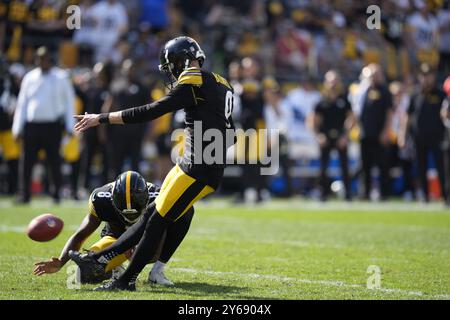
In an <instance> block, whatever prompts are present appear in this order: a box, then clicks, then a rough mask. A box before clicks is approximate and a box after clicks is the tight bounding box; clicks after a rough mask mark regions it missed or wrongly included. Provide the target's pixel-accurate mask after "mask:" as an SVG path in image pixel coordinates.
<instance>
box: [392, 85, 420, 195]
mask: <svg viewBox="0 0 450 320" xmlns="http://www.w3.org/2000/svg"><path fill="white" fill-rule="evenodd" d="M389 92H390V93H391V94H392V104H393V116H392V133H393V141H395V142H396V143H394V144H393V145H392V150H393V152H392V158H393V159H391V164H393V165H399V166H400V167H401V169H402V174H403V190H402V192H403V199H405V200H412V199H413V198H414V197H415V194H414V191H415V183H414V176H413V164H414V156H415V154H414V153H415V150H414V141H413V137H412V135H411V132H409V130H407V131H406V132H403V123H404V122H405V120H406V118H407V116H408V113H407V112H408V107H409V104H410V93H409V92H408V87H407V85H406V84H402V83H401V82H399V81H394V82H392V83H391V84H390V85H389ZM400 146H401V147H400Z"/></svg>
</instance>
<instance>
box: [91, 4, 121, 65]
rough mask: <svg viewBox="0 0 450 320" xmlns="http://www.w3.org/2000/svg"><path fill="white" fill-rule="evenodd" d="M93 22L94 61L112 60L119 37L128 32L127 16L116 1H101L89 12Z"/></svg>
mask: <svg viewBox="0 0 450 320" xmlns="http://www.w3.org/2000/svg"><path fill="white" fill-rule="evenodd" d="M90 14H91V16H92V17H93V19H94V21H95V28H94V30H93V34H94V35H93V37H94V42H95V59H96V61H97V62H98V61H108V60H112V59H113V57H114V56H115V52H116V49H115V47H116V45H117V43H118V42H119V40H120V37H121V36H122V35H124V34H125V33H126V32H127V31H128V15H127V12H126V10H125V7H124V6H123V4H122V3H120V2H119V1H117V0H102V1H100V2H99V3H97V4H95V5H94V6H93V7H92V10H90Z"/></svg>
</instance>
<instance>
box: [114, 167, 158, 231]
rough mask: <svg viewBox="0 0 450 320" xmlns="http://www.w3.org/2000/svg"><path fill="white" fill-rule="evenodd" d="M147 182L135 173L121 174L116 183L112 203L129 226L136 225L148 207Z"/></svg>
mask: <svg viewBox="0 0 450 320" xmlns="http://www.w3.org/2000/svg"><path fill="white" fill-rule="evenodd" d="M148 200H149V194H148V189H147V182H146V181H145V179H144V178H143V177H142V176H141V175H140V174H139V173H137V172H135V171H126V172H123V173H122V174H120V175H119V176H118V177H117V179H116V182H115V183H114V189H113V196H112V202H113V205H114V207H115V208H116V210H117V211H118V212H119V214H120V215H121V216H122V217H123V218H124V220H125V221H126V223H127V224H129V225H131V224H133V223H135V222H136V221H137V220H138V218H139V217H140V215H141V214H142V213H143V212H144V210H145V208H146V207H147V203H148Z"/></svg>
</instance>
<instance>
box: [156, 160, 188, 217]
mask: <svg viewBox="0 0 450 320" xmlns="http://www.w3.org/2000/svg"><path fill="white" fill-rule="evenodd" d="M194 182H195V179H194V178H192V177H190V176H188V175H187V174H186V173H184V172H183V170H181V168H180V167H179V166H178V165H177V166H175V167H174V168H172V170H170V172H169V174H168V175H167V177H166V178H165V179H164V182H163V185H162V187H161V191H160V193H159V195H158V197H156V199H155V204H156V210H158V212H159V214H160V215H161V216H163V217H164V216H165V215H166V213H167V212H168V211H169V210H170V209H171V208H172V206H173V205H174V204H175V202H176V201H177V200H178V199H179V198H180V197H181V195H182V194H183V193H184V192H185V191H186V189H187V188H189V186H190V185H192V184H193V183H194Z"/></svg>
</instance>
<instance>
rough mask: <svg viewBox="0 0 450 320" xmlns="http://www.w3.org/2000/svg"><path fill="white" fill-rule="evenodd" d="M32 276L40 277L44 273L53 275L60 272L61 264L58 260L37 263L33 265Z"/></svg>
mask: <svg viewBox="0 0 450 320" xmlns="http://www.w3.org/2000/svg"><path fill="white" fill-rule="evenodd" d="M34 266H35V267H34V270H33V274H35V275H36V276H42V275H43V274H46V273H55V272H58V271H59V270H61V267H62V263H61V260H59V259H58V258H54V257H53V258H52V259H51V260H48V261H42V262H38V263H36V264H35V265H34Z"/></svg>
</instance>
